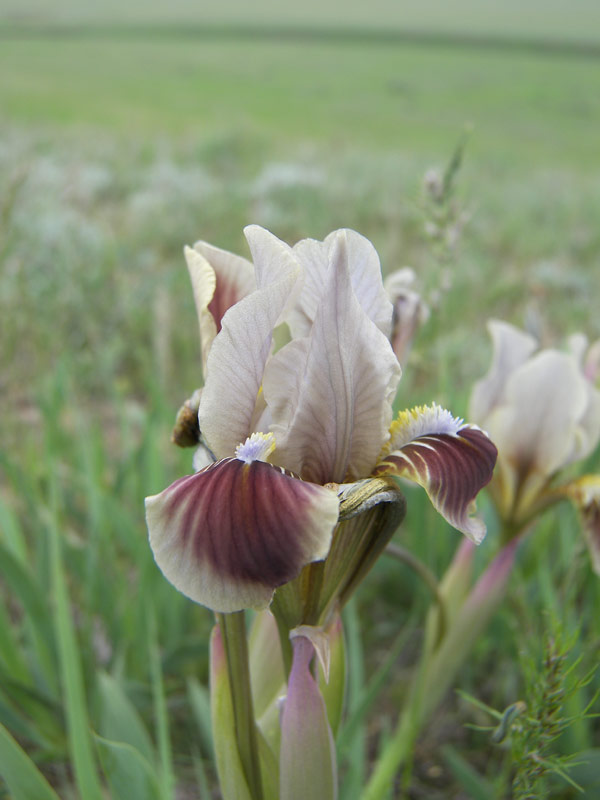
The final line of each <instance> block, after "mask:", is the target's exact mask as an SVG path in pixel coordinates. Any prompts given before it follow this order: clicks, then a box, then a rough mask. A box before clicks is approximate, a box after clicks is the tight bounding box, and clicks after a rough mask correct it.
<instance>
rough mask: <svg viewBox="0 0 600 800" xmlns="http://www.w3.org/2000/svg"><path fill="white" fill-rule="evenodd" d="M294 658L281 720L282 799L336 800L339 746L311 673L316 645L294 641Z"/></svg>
mask: <svg viewBox="0 0 600 800" xmlns="http://www.w3.org/2000/svg"><path fill="white" fill-rule="evenodd" d="M292 647H293V650H294V656H293V661H292V670H291V672H290V679H289V683H288V693H287V697H286V699H285V703H284V706H283V713H282V717H281V751H280V772H279V774H280V793H279V797H280V800H306V798H315V800H316V798H319V800H335V798H336V797H337V778H336V766H335V745H334V743H333V736H332V733H331V728H330V726H329V722H328V719H327V710H326V708H325V702H324V700H323V697H322V695H321V693H320V691H319V687H318V685H317V683H316V681H315V679H314V678H313V676H312V674H311V671H310V663H311V661H312V658H313V655H314V647H313V645H312V643H311V642H310V641H309V640H308V639H306V638H304V637H303V636H297V637H295V638H294V639H293V640H292Z"/></svg>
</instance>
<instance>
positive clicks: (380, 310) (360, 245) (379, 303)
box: [288, 228, 393, 338]
mask: <svg viewBox="0 0 600 800" xmlns="http://www.w3.org/2000/svg"><path fill="white" fill-rule="evenodd" d="M340 242H343V246H342V251H343V252H344V253H345V257H346V258H347V262H348V272H349V274H350V282H351V284H352V288H353V290H354V293H355V295H356V298H357V300H358V302H359V303H360V305H361V307H362V308H363V310H364V312H365V314H366V315H367V316H368V317H369V319H371V320H372V321H373V322H374V323H375V325H377V327H378V328H379V330H381V331H382V332H383V333H384V334H385V335H386V336H387V337H388V338H389V336H390V333H391V326H392V312H393V308H392V304H391V302H390V299H389V297H388V294H387V292H386V291H385V289H384V288H383V282H382V278H381V265H380V263H379V256H378V255H377V251H376V250H375V248H374V247H373V245H372V244H371V242H370V241H369V240H368V239H366V238H365V237H364V236H361V234H360V233H357V232H356V231H353V230H350V229H348V228H342V229H340V230H337V231H333V233H330V234H329V236H327V238H326V239H325V240H324V241H322V242H319V241H316V240H315V239H302V240H301V241H300V242H298V243H297V244H296V245H294V248H293V251H294V255H295V256H296V258H297V259H298V260H299V262H300V264H301V265H302V267H303V269H304V274H305V278H304V284H303V287H302V292H301V294H300V297H299V299H298V302H297V303H296V305H295V306H294V308H293V309H292V310H291V311H290V313H289V317H288V321H289V325H290V328H291V331H292V334H293V336H294V337H295V338H299V337H302V336H307V335H308V334H309V332H310V328H311V326H312V324H313V322H314V320H315V316H316V313H317V309H318V307H319V304H320V302H321V299H322V297H323V294H324V292H325V291H326V287H327V284H328V274H329V271H330V269H331V268H332V266H333V264H334V258H337V254H338V253H339V252H340Z"/></svg>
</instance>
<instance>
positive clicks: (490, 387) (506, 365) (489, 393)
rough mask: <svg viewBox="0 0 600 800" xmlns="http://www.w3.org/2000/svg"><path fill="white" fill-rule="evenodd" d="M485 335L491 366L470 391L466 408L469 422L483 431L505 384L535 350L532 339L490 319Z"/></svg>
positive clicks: (499, 399)
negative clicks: (490, 349)
mask: <svg viewBox="0 0 600 800" xmlns="http://www.w3.org/2000/svg"><path fill="white" fill-rule="evenodd" d="M488 331H489V333H490V336H491V337H492V343H493V347H494V355H493V359H492V366H491V367H490V370H489V372H488V373H487V375H486V376H485V377H484V378H482V379H481V380H480V381H478V382H477V383H476V384H475V386H474V387H473V391H472V393H471V400H470V405H469V419H472V420H473V421H474V422H477V423H478V424H479V425H485V426H486V428H487V423H486V419H487V416H488V414H489V413H490V412H491V411H492V410H493V409H494V408H495V407H496V406H497V405H498V404H499V403H500V402H502V398H503V395H504V388H505V386H506V382H507V380H508V379H509V377H510V376H511V375H512V373H513V372H514V371H515V369H517V367H520V366H521V364H524V363H525V362H526V361H527V359H528V358H529V356H531V355H532V353H533V352H534V351H535V350H536V348H537V342H536V341H535V339H534V338H533V337H532V336H529V334H527V333H523V332H522V331H520V330H519V329H518V328H515V327H514V326H513V325H509V324H508V322H502V321H500V320H495V319H492V320H490V321H489V322H488Z"/></svg>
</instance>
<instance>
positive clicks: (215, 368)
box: [198, 226, 300, 458]
mask: <svg viewBox="0 0 600 800" xmlns="http://www.w3.org/2000/svg"><path fill="white" fill-rule="evenodd" d="M254 227H255V226H254ZM256 270H257V284H258V286H259V288H258V289H257V290H256V291H255V292H252V294H249V295H248V296H247V297H245V298H244V299H243V300H240V302H239V303H237V304H236V305H235V306H234V307H233V308H231V309H230V310H229V311H228V312H227V313H226V314H225V316H224V317H223V319H222V321H221V326H222V327H221V331H220V333H219V335H218V336H217V338H216V339H215V340H214V342H213V344H212V347H211V350H210V354H209V358H208V363H207V378H206V383H205V386H204V389H203V391H202V399H201V401H200V409H199V412H198V418H199V421H200V430H201V431H202V433H203V435H204V437H205V438H206V441H207V443H208V445H209V447H210V449H211V450H212V451H213V452H214V453H215V455H216V456H217V458H224V457H227V456H231V455H232V454H233V451H234V449H235V446H236V444H237V443H238V442H241V441H244V439H245V438H246V437H247V436H248V434H249V433H250V432H251V431H252V429H253V425H252V422H253V417H254V414H255V410H256V408H257V401H258V396H259V391H260V387H261V383H262V379H263V372H264V368H265V363H266V361H267V358H268V357H269V353H270V350H271V341H272V335H273V328H274V327H275V325H276V324H277V321H278V319H279V316H280V314H281V312H282V311H283V309H284V308H285V306H286V303H287V301H288V298H289V295H290V293H291V291H292V289H293V287H294V284H295V282H296V280H297V278H298V276H299V272H300V270H299V268H297V267H296V266H295V262H294V261H293V259H291V257H290V261H289V262H285V261H284V260H283V259H280V261H279V270H278V271H275V270H274V269H273V268H272V265H271V264H270V263H265V262H264V261H263V262H260V263H257V264H256ZM265 273H268V275H266V276H265Z"/></svg>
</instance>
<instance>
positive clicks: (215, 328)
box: [184, 242, 256, 369]
mask: <svg viewBox="0 0 600 800" xmlns="http://www.w3.org/2000/svg"><path fill="white" fill-rule="evenodd" d="M184 254H185V260H186V262H187V266H188V271H189V273H190V280H191V282H192V290H193V293H194V302H195V303H196V312H197V314H198V324H199V327H200V341H201V345H202V368H203V369H206V359H207V358H208V352H209V350H210V347H211V345H212V343H213V340H214V338H215V336H216V335H217V333H218V332H219V331H220V330H221V320H222V319H223V316H224V314H225V312H226V311H227V310H228V309H229V308H231V306H233V305H235V303H237V302H239V301H240V300H241V299H242V297H245V296H246V295H247V294H250V292H252V291H253V290H254V289H255V288H256V282H255V279H254V268H253V266H252V264H251V263H250V262H249V261H248V260H247V259H246V258H242V257H241V256H236V255H234V254H233V253H228V252H227V251H226V250H221V249H220V248H218V247H213V245H210V244H208V243H207V242H196V244H195V245H194V247H193V249H192V248H191V247H185V248H184Z"/></svg>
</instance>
